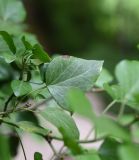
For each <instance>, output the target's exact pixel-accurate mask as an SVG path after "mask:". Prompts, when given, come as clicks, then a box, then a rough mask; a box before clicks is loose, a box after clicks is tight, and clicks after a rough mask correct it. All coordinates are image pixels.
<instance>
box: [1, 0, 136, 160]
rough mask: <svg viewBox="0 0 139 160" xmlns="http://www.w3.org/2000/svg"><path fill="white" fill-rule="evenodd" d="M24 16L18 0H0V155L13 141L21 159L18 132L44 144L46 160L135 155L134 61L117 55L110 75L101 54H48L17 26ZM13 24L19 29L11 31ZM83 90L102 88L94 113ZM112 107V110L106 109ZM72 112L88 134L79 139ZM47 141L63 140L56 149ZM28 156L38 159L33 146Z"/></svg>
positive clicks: (131, 158) (126, 159)
mask: <svg viewBox="0 0 139 160" xmlns="http://www.w3.org/2000/svg"><path fill="white" fill-rule="evenodd" d="M9 8H10V9H9ZM15 8H16V9H15ZM17 8H18V9H17ZM8 10H10V12H9V11H8ZM24 18H25V11H24V8H23V6H22V3H21V1H18V0H10V1H8V0H1V1H0V22H1V23H0V159H2V160H10V159H12V158H13V157H15V156H16V155H17V154H18V153H17V150H18V147H19V145H21V147H22V151H23V154H24V159H25V160H27V159H28V157H27V156H26V150H25V148H24V145H23V143H22V136H23V135H24V133H28V134H30V135H34V134H35V135H37V137H41V139H43V140H44V141H45V142H46V143H48V144H49V146H50V148H51V149H52V151H53V156H52V157H51V158H50V159H51V160H52V159H53V160H54V159H59V160H62V159H66V158H67V157H68V158H70V159H73V160H138V159H139V152H138V150H139V140H138V139H139V109H138V105H139V77H138V73H139V61H137V60H136V61H129V60H123V61H121V62H120V63H119V64H117V66H116V69H115V77H116V79H115V78H114V77H113V76H112V75H111V74H110V73H109V72H108V71H107V70H106V69H105V68H103V63H104V62H103V60H102V61H99V60H85V59H81V58H76V57H73V56H68V55H57V56H54V57H50V55H49V54H48V53H47V52H46V51H45V50H44V49H43V47H42V46H41V44H39V42H38V41H37V40H36V39H35V38H34V37H32V36H30V35H28V34H26V33H25V32H23V31H21V30H22V27H21V26H22V25H23V24H22V22H23V20H24ZM11 23H12V24H13V28H11V29H10V27H9V24H11ZM17 23H21V24H20V25H21V26H20V27H21V28H20V27H19V28H18V29H19V30H20V32H22V34H19V33H20V32H18V34H15V33H14V31H15V30H16V27H17ZM7 26H8V28H7ZM14 27H15V28H14ZM12 29H13V30H12ZM19 30H16V31H19ZM86 92H92V93H95V94H100V92H103V95H105V94H107V96H108V95H110V98H111V102H110V104H108V105H106V106H104V109H103V111H102V112H101V113H100V114H99V115H98V114H96V112H95V111H94V109H93V106H92V104H91V103H90V101H89V100H88V98H87V96H86V94H85V93H86ZM113 108H116V109H117V112H110V111H111V110H112V109H113ZM111 113H113V114H111ZM75 114H79V115H80V116H82V117H84V118H86V119H87V120H88V121H90V123H91V124H92V128H91V130H90V131H88V133H89V135H91V133H92V132H94V133H95V136H94V137H92V138H86V139H81V138H80V131H79V129H78V127H77V125H76V121H75V118H74V115H75ZM42 119H43V121H45V122H46V124H47V122H49V123H50V124H51V125H52V126H54V127H55V128H57V131H55V129H53V127H50V126H49V125H44V123H42V121H41V120H42ZM80 125H82V124H80ZM54 141H61V142H63V144H64V145H63V147H62V148H61V149H60V150H59V151H57V149H56V146H55V145H54ZM95 142H101V144H100V147H99V148H98V149H94V148H91V149H88V148H87V147H85V146H84V144H90V143H95ZM13 144H14V145H13ZM32 157H33V159H34V160H46V157H44V156H43V154H42V153H39V152H38V151H36V152H35V153H34V155H33V156H32Z"/></svg>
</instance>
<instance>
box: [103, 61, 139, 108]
mask: <svg viewBox="0 0 139 160" xmlns="http://www.w3.org/2000/svg"><path fill="white" fill-rule="evenodd" d="M115 74H116V78H117V80H118V85H114V86H111V87H110V86H105V89H106V91H107V92H108V93H109V94H110V95H111V96H112V98H113V99H117V100H119V101H120V102H121V103H123V104H127V105H129V106H131V107H134V108H138V105H139V77H138V74H139V62H138V61H128V60H124V61H122V62H120V63H119V64H118V65H117V67H116V70H115Z"/></svg>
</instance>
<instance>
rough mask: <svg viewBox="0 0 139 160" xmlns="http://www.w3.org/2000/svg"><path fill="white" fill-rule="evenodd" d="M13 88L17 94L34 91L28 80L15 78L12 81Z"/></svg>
mask: <svg viewBox="0 0 139 160" xmlns="http://www.w3.org/2000/svg"><path fill="white" fill-rule="evenodd" d="M11 87H12V90H13V92H14V94H15V96H17V97H19V96H23V95H25V94H28V93H29V92H31V91H32V87H31V85H30V84H29V83H28V82H24V81H20V80H13V81H12V83H11Z"/></svg>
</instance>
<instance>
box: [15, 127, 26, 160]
mask: <svg viewBox="0 0 139 160" xmlns="http://www.w3.org/2000/svg"><path fill="white" fill-rule="evenodd" d="M15 132H16V134H17V137H18V138H19V142H20V144H21V148H22V151H23V154H24V158H25V160H27V157H26V153H25V149H24V145H23V143H22V140H21V138H20V135H19V133H18V131H17V130H15Z"/></svg>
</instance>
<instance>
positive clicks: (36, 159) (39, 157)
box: [34, 152, 43, 160]
mask: <svg viewBox="0 0 139 160" xmlns="http://www.w3.org/2000/svg"><path fill="white" fill-rule="evenodd" d="M34 160H43V158H42V154H41V153H39V152H35V153H34Z"/></svg>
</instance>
